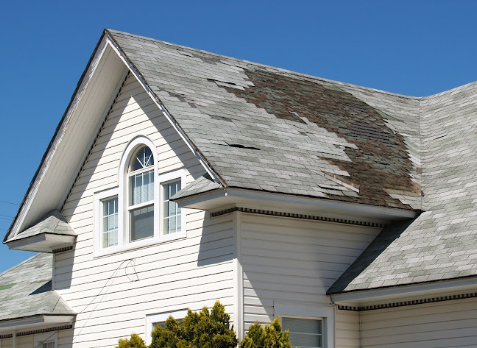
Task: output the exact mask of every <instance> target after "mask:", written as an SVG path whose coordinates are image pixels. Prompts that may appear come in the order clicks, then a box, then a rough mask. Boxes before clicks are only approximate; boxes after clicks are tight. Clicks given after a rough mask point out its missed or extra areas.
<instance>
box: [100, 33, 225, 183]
mask: <svg viewBox="0 0 477 348" xmlns="http://www.w3.org/2000/svg"><path fill="white" fill-rule="evenodd" d="M107 40H108V44H109V45H110V46H111V47H112V48H113V50H114V51H115V52H116V53H117V55H118V56H119V57H120V58H121V60H122V61H123V63H124V64H125V65H126V66H127V67H128V68H129V70H130V71H131V72H132V74H133V75H134V76H135V77H136V79H137V80H138V81H139V84H140V85H141V86H142V87H143V88H144V90H145V91H146V93H147V94H148V95H149V96H150V97H151V99H152V100H153V101H154V103H155V104H156V105H157V107H158V108H159V110H161V111H162V113H163V115H164V116H165V117H166V119H167V120H168V121H169V123H170V124H171V126H172V127H173V128H174V129H175V130H176V132H177V133H178V134H179V135H180V137H181V138H182V140H184V142H185V143H186V144H187V146H188V147H189V149H190V150H191V151H192V153H193V154H194V155H195V157H196V158H197V160H198V161H199V162H200V164H201V165H202V166H203V167H204V169H205V170H206V171H207V173H208V174H209V175H210V176H211V178H213V179H214V181H215V182H217V183H220V184H221V185H223V186H225V185H224V183H222V182H221V180H220V179H219V177H218V176H217V175H216V174H215V172H214V171H213V170H212V168H211V167H210V166H209V165H208V164H207V162H206V161H205V160H204V159H203V158H202V155H201V154H200V153H199V150H198V149H197V148H196V147H195V146H194V144H193V143H192V142H191V141H190V139H189V138H188V137H187V136H186V135H185V133H184V132H183V131H182V129H181V128H180V127H179V125H178V124H177V123H176V122H175V120H174V118H173V117H172V116H171V115H170V114H169V112H168V111H167V109H166V108H165V107H164V106H163V105H162V104H161V103H160V102H159V100H158V98H157V96H156V94H155V93H154V92H153V91H152V90H151V88H150V87H149V85H148V84H147V83H146V82H145V81H144V80H143V78H142V76H141V75H140V74H138V72H137V71H136V69H135V67H134V66H133V65H132V64H131V63H130V62H129V59H128V58H126V57H125V56H124V55H123V54H122V52H121V50H120V49H119V47H118V46H116V44H115V42H114V40H112V38H111V37H110V36H109V33H108V38H107Z"/></svg>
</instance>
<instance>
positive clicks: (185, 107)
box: [109, 31, 477, 292]
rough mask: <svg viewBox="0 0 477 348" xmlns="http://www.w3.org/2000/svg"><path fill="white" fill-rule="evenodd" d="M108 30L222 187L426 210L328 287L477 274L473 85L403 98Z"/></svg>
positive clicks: (198, 186) (392, 229)
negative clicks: (423, 95) (429, 94)
mask: <svg viewBox="0 0 477 348" xmlns="http://www.w3.org/2000/svg"><path fill="white" fill-rule="evenodd" d="M109 33H110V35H111V37H112V38H113V40H114V41H115V42H116V44H117V45H118V49H119V50H120V51H121V52H122V54H123V55H124V57H125V58H126V59H127V60H128V61H129V63H130V64H131V66H133V68H134V69H136V70H137V72H138V74H139V76H140V78H141V79H143V81H144V82H145V83H146V84H147V86H149V88H150V89H151V91H152V93H153V94H154V95H155V97H156V98H157V100H159V102H160V103H161V104H162V105H163V106H164V107H165V108H166V109H167V110H168V112H169V113H170V115H172V117H173V118H174V119H175V121H176V122H177V123H178V125H179V127H181V129H182V130H183V131H184V133H185V134H186V135H187V136H188V137H189V139H190V141H191V142H192V143H193V144H194V145H195V146H196V147H197V149H198V151H199V152H200V153H201V154H202V155H203V157H204V158H205V159H206V161H207V162H208V164H209V165H210V167H211V168H212V169H213V171H214V173H215V174H216V175H217V176H218V177H219V178H220V180H221V182H222V184H223V185H224V186H228V187H240V188H246V189H253V190H261V191H268V192H280V193H288V194H293V195H305V196H311V197H317V198H324V199H333V200H342V201H348V202H356V203H361V204H369V205H375V206H385V207H397V208H404V209H414V210H416V211H421V210H423V211H425V212H424V213H422V214H421V215H420V216H419V217H418V218H417V219H415V220H414V221H412V222H406V223H404V225H399V224H398V225H396V226H395V225H393V226H389V227H388V228H386V229H385V230H383V232H382V234H381V235H380V236H379V237H378V238H377V239H376V241H375V242H374V243H373V244H371V245H370V247H369V248H368V249H367V250H366V251H365V252H364V253H363V254H362V255H361V257H360V258H358V260H357V261H356V263H355V264H354V265H353V266H351V267H350V269H349V270H348V271H347V272H345V274H344V275H343V276H342V277H341V278H340V279H339V280H338V282H337V283H336V284H335V286H334V287H333V288H332V289H330V290H334V291H336V292H339V291H352V290H359V289H370V288H376V287H383V286H395V285H401V284H411V283H418V282H427V281H434V280H442V279H449V278H456V277H463V276H470V275H477V262H475V261H474V260H475V256H474V255H477V243H476V242H475V240H476V237H477V236H476V234H477V229H476V224H477V219H476V218H475V216H476V214H477V213H475V211H476V204H477V177H476V174H475V173H477V161H476V159H475V158H474V157H475V156H474V152H475V151H474V150H473V149H475V148H477V143H476V142H477V140H476V137H475V136H474V129H475V128H474V127H475V126H476V123H477V105H476V103H477V98H476V97H475V96H476V94H477V84H475V83H473V84H469V85H466V86H463V87H460V88H457V89H454V90H451V91H447V92H444V93H441V94H438V95H435V96H430V97H425V98H415V97H407V96H401V95H395V94H391V93H387V92H382V91H377V90H373V89H370V88H365V87H359V86H353V85H349V84H344V83H339V82H335V81H329V80H324V79H320V78H316V77H312V76H307V75H303V74H298V73H294V72H290V71H286V70H282V69H277V68H273V67H268V66H264V65H260V64H256V63H251V62H246V61H242V60H238V59H234V58H229V57H224V56H220V55H216V54H212V53H208V52H203V51H199V50H195V49H191V48H186V47H181V46H177V45H173V44H169V43H165V42H161V41H157V40H153V39H149V38H144V37H139V36H134V35H130V34H126V33H122V32H117V31H109ZM194 185H195V186H194V187H189V188H187V189H186V190H185V192H182V193H179V195H178V196H177V197H184V196H187V195H193V194H197V192H204V190H210V189H211V187H210V186H209V183H208V182H207V181H204V180H200V182H198V183H195V184H194ZM177 197H175V198H177ZM383 246H386V247H385V248H383Z"/></svg>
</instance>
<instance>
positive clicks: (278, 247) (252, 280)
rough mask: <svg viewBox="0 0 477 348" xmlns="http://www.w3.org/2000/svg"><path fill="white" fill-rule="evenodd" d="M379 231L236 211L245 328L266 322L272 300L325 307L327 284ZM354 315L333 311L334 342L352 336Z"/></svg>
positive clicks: (327, 304) (271, 313) (351, 339)
mask: <svg viewBox="0 0 477 348" xmlns="http://www.w3.org/2000/svg"><path fill="white" fill-rule="evenodd" d="M378 232H379V229H378V228H370V227H363V226H353V225H345V224H337V223H325V222H318V221H307V220H299V219H290V218H279V217H269V216H263V215H252V214H242V216H241V250H240V251H241V256H240V257H241V264H242V268H243V305H244V321H245V329H247V328H248V327H249V326H250V325H251V324H252V323H254V322H256V321H258V322H260V323H269V322H270V321H271V320H273V318H274V315H275V313H274V306H275V304H276V303H282V304H283V303H284V304H287V303H289V304H292V305H297V306H303V307H330V306H331V301H330V299H329V297H328V296H327V295H326V290H327V289H328V288H329V287H330V285H331V284H332V283H333V282H334V281H335V280H336V279H337V278H338V277H339V276H340V275H341V273H342V272H344V270H346V269H347V268H348V267H349V265H350V264H351V263H352V262H353V261H354V260H355V259H356V257H357V256H358V255H359V254H360V253H361V252H362V251H363V249H364V248H365V247H366V246H367V245H368V244H369V243H370V242H371V240H372V239H373V238H374V237H375V236H376V235H377V233H378ZM354 319H355V318H350V317H349V316H347V315H339V316H337V317H336V323H337V324H336V328H337V330H340V332H339V333H337V334H336V338H337V347H338V346H340V347H347V346H353V344H355V342H356V340H357V333H356V325H355V324H353V320H354Z"/></svg>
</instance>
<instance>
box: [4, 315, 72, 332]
mask: <svg viewBox="0 0 477 348" xmlns="http://www.w3.org/2000/svg"><path fill="white" fill-rule="evenodd" d="M75 317H76V314H62V315H60V314H38V315H32V316H29V317H23V318H15V319H6V320H2V321H0V333H2V334H5V333H7V334H8V333H11V331H13V330H14V331H16V332H20V331H30V330H32V331H33V330H35V329H38V328H40V327H45V326H51V325H61V324H64V325H67V324H72V323H73V321H74V319H75Z"/></svg>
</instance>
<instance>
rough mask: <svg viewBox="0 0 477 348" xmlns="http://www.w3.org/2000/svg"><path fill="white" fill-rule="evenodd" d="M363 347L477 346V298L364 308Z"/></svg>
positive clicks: (362, 317) (425, 347)
mask: <svg viewBox="0 0 477 348" xmlns="http://www.w3.org/2000/svg"><path fill="white" fill-rule="evenodd" d="M361 323H362V324H361V330H362V343H363V347H365V348H371V347H380V348H387V347H389V348H411V347H412V348H415V347H419V348H431V347H432V348H448V347H449V348H450V347H461V348H463V347H469V348H470V347H473V348H475V347H476V346H477V343H476V342H477V299H467V300H453V301H447V302H439V303H431V304H425V305H416V306H407V307H399V308H394V309H381V310H375V311H364V312H362V313H361Z"/></svg>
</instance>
